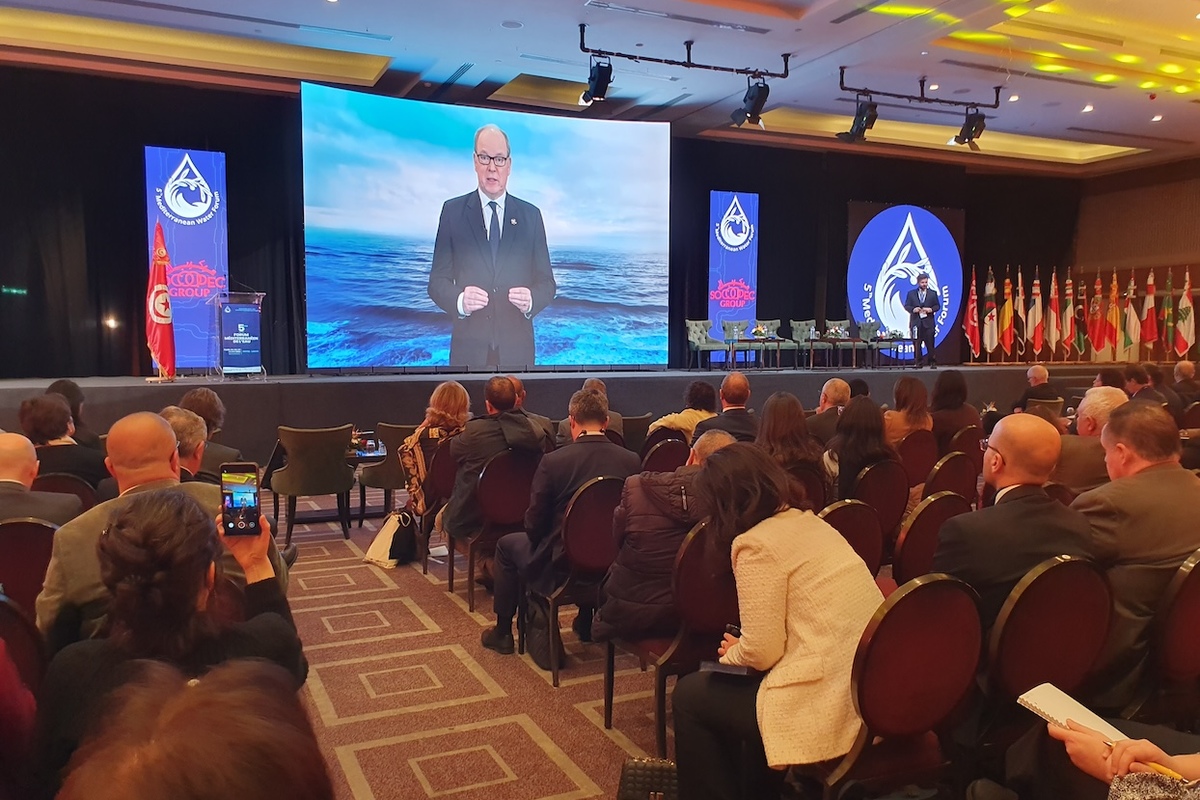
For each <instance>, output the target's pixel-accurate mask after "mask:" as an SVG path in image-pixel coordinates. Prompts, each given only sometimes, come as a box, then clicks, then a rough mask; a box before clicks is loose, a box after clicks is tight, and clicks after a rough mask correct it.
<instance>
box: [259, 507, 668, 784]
mask: <svg viewBox="0 0 1200 800" xmlns="http://www.w3.org/2000/svg"><path fill="white" fill-rule="evenodd" d="M381 494H382V493H377V494H375V495H372V493H371V492H370V490H368V504H371V503H374V504H375V505H380V504H381V503H382V497H381ZM354 500H355V504H356V505H355V510H357V497H356V498H355V499H354ZM332 504H333V498H332V497H331V498H325V499H323V500H322V502H321V506H322V507H325V508H328V507H329V506H331V505H332ZM264 505H265V506H266V507H268V508H269V500H268V501H267V503H264ZM306 506H307V508H306ZM316 508H317V504H316V503H313V502H311V501H306V500H305V499H301V500H300V511H301V513H303V512H304V511H306V510H313V509H316ZM380 522H381V521H380V520H367V522H366V525H365V526H364V527H363V528H361V529H359V528H354V529H352V533H351V538H350V539H349V540H348V541H347V540H344V539H343V538H342V535H341V530H340V528H339V527H338V525H337V523H315V524H309V525H298V526H297V527H296V532H295V535H294V539H293V540H294V541H295V542H297V543H298V544H299V547H300V556H299V559H298V561H297V562H296V564H295V566H294V567H293V569H292V579H291V587H290V589H289V600H290V601H291V605H292V611H293V613H294V615H295V618H296V624H297V626H298V627H299V630H300V636H301V638H302V639H303V641H304V647H305V652H306V653H307V655H308V660H309V664H310V669H309V676H308V683H307V685H306V686H305V688H304V690H303V699H304V702H305V705H306V706H307V708H308V709H309V713H310V716H311V717H312V720H313V725H314V727H315V728H316V731H317V737H318V738H319V740H320V742H321V745H322V748H323V749H324V751H325V755H326V759H327V761H328V764H329V770H330V774H331V776H332V778H333V782H334V786H335V787H336V790H337V795H338V797H339V798H344V799H345V800H350V799H351V798H354V800H390V799H392V798H404V799H405V800H409V799H410V798H423V797H430V798H434V797H453V798H455V799H456V800H485V798H486V800H508V798H512V799H513V800H517V799H518V798H520V800H532V799H533V798H544V799H545V800H550V799H551V798H554V799H555V800H570V799H571V798H584V797H614V796H615V795H616V788H617V782H618V777H619V774H620V769H621V763H622V762H623V761H624V759H625V758H626V757H628V756H646V755H653V753H654V724H653V719H654V712H653V706H652V686H653V684H652V680H651V675H650V673H648V672H646V673H643V672H642V671H641V670H640V669H639V666H638V663H637V660H636V659H635V658H633V657H631V656H628V655H623V656H622V655H620V654H619V655H618V660H617V683H616V701H615V707H614V714H613V730H611V731H606V730H604V724H603V712H604V704H603V674H604V648H603V646H602V645H598V644H583V643H581V642H579V641H578V639H577V638H576V637H575V636H574V635H573V634H572V633H571V629H570V623H571V620H572V619H573V618H574V615H575V609H574V608H568V609H565V610H564V612H563V615H562V618H561V624H562V627H563V638H564V642H565V645H566V649H567V655H568V658H567V662H566V666H565V669H564V671H563V673H562V686H561V687H560V688H558V689H555V688H553V687H552V686H551V684H550V674H549V673H548V672H543V671H542V670H540V669H538V668H537V666H536V665H534V663H533V662H532V661H531V660H530V659H529V656H528V655H525V656H515V655H514V656H501V655H498V654H496V653H493V652H491V651H489V650H486V649H484V648H483V647H482V646H481V645H480V644H479V634H480V632H481V631H482V630H483V629H484V628H485V627H486V626H488V625H490V624H491V622H492V619H493V618H492V614H491V596H490V595H489V594H488V593H486V592H485V591H483V590H482V588H480V587H477V594H476V602H477V606H476V608H477V611H476V613H474V614H472V613H470V612H468V610H467V601H466V587H465V585H464V584H465V579H464V580H456V582H455V583H456V588H458V590H459V591H458V592H456V593H455V594H453V595H451V594H449V593H448V592H447V591H446V580H445V578H446V571H445V557H444V556H442V557H441V558H436V559H435V558H431V559H430V570H429V574H428V575H422V574H421V566H420V564H419V563H417V564H414V565H407V566H401V567H398V568H396V569H392V570H388V569H381V568H379V567H376V566H373V565H369V564H366V563H364V562H363V560H362V556H363V553H364V552H365V551H366V549H367V548H368V547H369V545H370V543H371V540H372V539H373V538H374V536H375V533H376V531H377V530H378V527H379V525H380ZM281 523H282V520H281ZM281 527H282V525H281ZM279 540H280V541H281V542H282V540H283V536H282V532H280V536H279ZM435 552H436V551H435ZM455 572H456V577H458V576H465V575H466V565H465V562H463V561H461V560H460V562H459V564H458V565H457V566H456V569H455Z"/></svg>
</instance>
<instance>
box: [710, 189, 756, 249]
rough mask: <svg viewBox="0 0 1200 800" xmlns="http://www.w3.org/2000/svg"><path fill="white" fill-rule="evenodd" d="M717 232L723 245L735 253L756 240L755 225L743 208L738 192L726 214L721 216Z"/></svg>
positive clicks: (718, 239)
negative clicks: (751, 222)
mask: <svg viewBox="0 0 1200 800" xmlns="http://www.w3.org/2000/svg"><path fill="white" fill-rule="evenodd" d="M719 207H720V206H718V208H719ZM715 233H716V235H717V241H718V242H720V243H721V246H722V247H724V248H725V249H726V250H729V251H731V252H734V253H736V252H738V251H741V250H745V249H746V248H747V247H749V245H750V242H752V241H754V226H753V225H751V224H750V219H749V218H748V217H747V216H746V212H745V211H743V210H742V204H741V203H740V202H739V201H738V198H737V195H736V194H735V195H734V196H733V201H732V202H731V203H730V204H729V209H728V210H727V211H726V212H725V216H723V217H721V221H720V223H719V224H718V225H717V229H716V231H715Z"/></svg>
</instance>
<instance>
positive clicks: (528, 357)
mask: <svg viewBox="0 0 1200 800" xmlns="http://www.w3.org/2000/svg"><path fill="white" fill-rule="evenodd" d="M473 160H474V162H475V174H476V176H478V178H479V187H478V189H477V190H476V191H474V192H470V193H469V194H465V195H462V196H461V197H455V198H451V199H450V200H447V201H446V202H445V204H444V205H443V206H442V215H441V218H440V219H439V220H438V231H437V238H436V239H435V241H434V245H433V267H432V268H431V269H430V271H429V297H430V299H432V300H433V302H435V303H437V304H438V306H440V307H441V308H442V310H444V311H445V312H446V313H447V314H450V315H451V317H452V318H453V320H454V327H453V331H452V332H451V335H450V364H451V366H500V365H506V366H507V365H511V366H522V365H529V364H533V363H534V359H535V356H534V346H533V317H534V316H535V315H536V314H538V313H539V312H540V311H541V310H542V309H544V308H545V307H546V306H548V305H550V302H551V301H552V300H553V299H554V293H555V291H556V290H557V288H558V287H557V285H556V284H555V282H554V273H553V271H552V270H551V268H550V251H549V249H548V248H547V247H546V227H545V225H544V224H543V222H542V212H541V211H539V210H538V208H537V206H535V205H533V204H531V203H527V202H525V201H524V200H520V199H518V198H516V197H513V196H512V195H510V194H508V192H507V186H508V176H509V174H510V173H511V172H512V153H511V151H510V148H509V143H508V136H507V135H506V134H505V133H504V131H502V130H501V129H500V128H498V127H496V126H495V125H484V126H483V127H482V128H480V129H479V130H478V131H476V132H475V153H474V159H473Z"/></svg>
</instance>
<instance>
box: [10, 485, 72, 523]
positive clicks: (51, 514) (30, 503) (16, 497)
mask: <svg viewBox="0 0 1200 800" xmlns="http://www.w3.org/2000/svg"><path fill="white" fill-rule="evenodd" d="M82 513H83V503H82V502H81V501H80V499H79V498H78V497H76V496H75V495H73V494H59V493H57V492H31V491H29V490H28V489H26V488H25V486H24V485H22V484H20V483H15V482H13V481H0V520H4V519H13V518H14V517H33V518H34V519H44V520H46V522H53V523H54V524H55V525H65V524H66V523H68V522H70V521H71V520H73V519H75V517H77V516H79V515H80V514H82Z"/></svg>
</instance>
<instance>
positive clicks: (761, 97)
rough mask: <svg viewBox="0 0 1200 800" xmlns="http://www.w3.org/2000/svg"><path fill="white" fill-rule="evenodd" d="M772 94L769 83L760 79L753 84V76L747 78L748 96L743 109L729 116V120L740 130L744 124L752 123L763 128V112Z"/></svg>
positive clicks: (744, 99) (744, 100)
mask: <svg viewBox="0 0 1200 800" xmlns="http://www.w3.org/2000/svg"><path fill="white" fill-rule="evenodd" d="M770 94H771V87H770V86H767V82H766V81H765V80H763V79H762V78H758V79H757V82H753V76H747V78H746V96H745V97H743V98H742V107H741V108H739V109H738V110H737V111H734V112H733V113H732V114H730V115H729V119H730V120H731V121H732V122H733V124H734V125H737V126H738V127H739V128H740V127H742V123H745V122H751V123H753V124H755V125H757V126H758V127H760V128H762V127H764V126H763V123H762V110H763V106H765V105H766V104H767V97H768V95H770Z"/></svg>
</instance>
